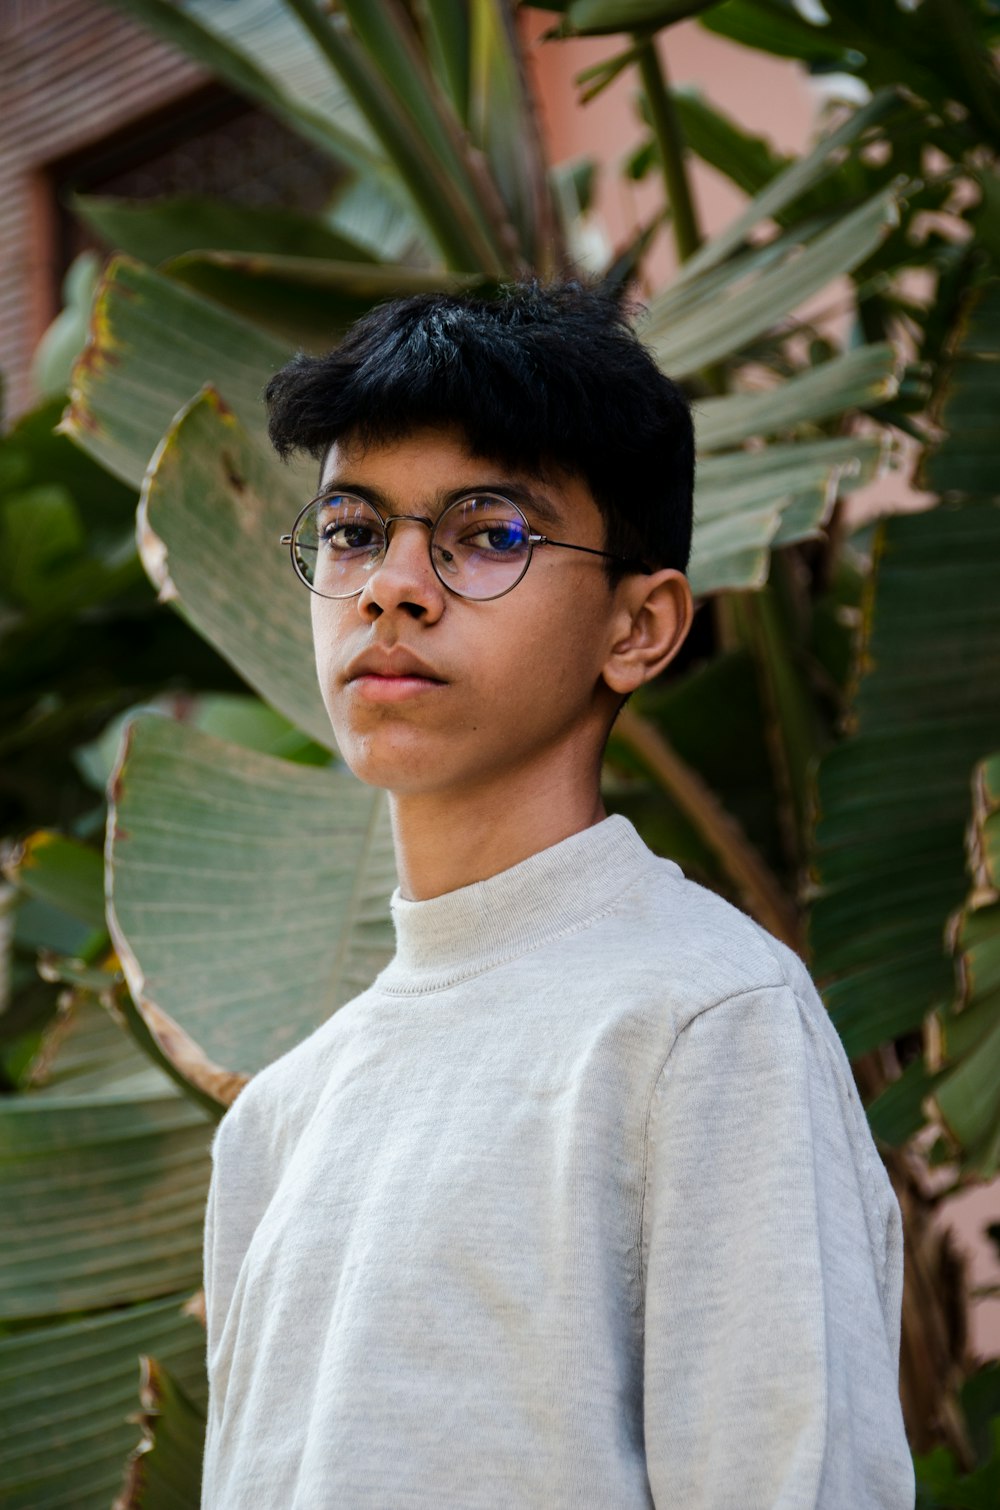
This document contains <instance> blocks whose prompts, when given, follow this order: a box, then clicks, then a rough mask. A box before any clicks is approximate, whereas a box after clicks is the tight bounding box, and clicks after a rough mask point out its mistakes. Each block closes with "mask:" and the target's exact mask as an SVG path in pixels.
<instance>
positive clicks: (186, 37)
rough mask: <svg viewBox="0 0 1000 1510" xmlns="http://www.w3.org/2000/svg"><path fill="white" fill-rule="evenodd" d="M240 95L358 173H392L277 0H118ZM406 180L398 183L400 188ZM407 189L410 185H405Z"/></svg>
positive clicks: (348, 99)
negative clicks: (236, 0)
mask: <svg viewBox="0 0 1000 1510" xmlns="http://www.w3.org/2000/svg"><path fill="white" fill-rule="evenodd" d="M112 3H113V4H115V5H117V6H118V7H119V9H121V10H124V11H126V12H128V14H129V15H132V16H135V17H136V19H137V20H139V21H142V22H143V23H144V24H145V25H146V26H148V27H150V28H151V29H152V30H153V31H156V32H158V33H159V35H160V36H162V37H163V38H164V39H165V40H166V41H167V42H169V43H170V44H171V45H172V46H174V47H177V48H179V49H180V50H181V51H182V52H186V53H188V54H189V55H190V56H191V57H192V58H194V59H195V60H196V62H198V63H201V64H204V65H205V66H206V67H207V68H209V69H210V70H211V71H212V73H213V74H214V75H215V76H216V77H217V78H220V79H224V80H225V81H226V83H227V84H230V85H231V86H232V87H233V89H235V90H236V91H237V92H238V93H239V94H242V95H244V96H246V98H248V99H250V100H254V101H255V102H256V103H257V104H259V105H262V106H264V108H265V109H267V110H269V111H270V112H271V113H272V114H273V115H276V116H277V117H278V119H279V120H282V121H284V122H285V124H286V125H288V126H290V127H291V128H292V130H293V131H297V132H298V133H299V135H301V136H303V137H304V138H305V139H306V140H307V141H311V142H313V143H314V144H315V145H316V146H318V147H320V148H322V149H323V150H324V151H327V152H329V153H330V155H331V157H333V158H334V159H335V160H337V161H340V162H342V163H345V164H347V165H348V166H350V167H351V168H353V169H355V170H356V171H358V172H362V173H365V174H368V175H374V176H378V177H382V178H383V179H384V181H385V182H386V183H387V185H389V186H391V185H392V178H393V176H392V175H391V174H390V173H389V171H388V164H387V162H386V160H385V158H384V156H383V154H382V152H381V149H380V147H379V145H378V143H377V140H376V138H375V136H374V134H373V133H372V131H371V129H370V127H369V126H368V124H367V122H366V121H365V118H364V115H363V112H362V111H360V110H359V109H358V107H357V104H356V102H355V101H354V99H353V98H352V96H351V94H350V91H349V89H347V88H345V86H344V84H343V83H342V82H341V80H340V79H339V78H337V76H336V75H335V74H334V73H333V71H332V70H331V69H330V67H329V66H328V64H327V62H326V60H325V59H324V58H323V57H322V56H321V55H320V54H319V53H318V52H317V50H316V48H315V46H313V44H312V43H311V42H310V39H309V37H308V35H307V34H306V33H305V32H304V31H303V29H302V28H301V27H300V26H299V24H298V22H297V21H296V19H295V17H294V15H292V14H291V12H290V11H289V9H288V8H287V7H286V6H285V5H284V4H277V5H276V4H275V3H274V0H240V4H239V5H219V4H218V3H217V0H112ZM401 191H402V185H398V186H397V188H396V192H397V194H398V193H399V192H401ZM404 192H405V191H404Z"/></svg>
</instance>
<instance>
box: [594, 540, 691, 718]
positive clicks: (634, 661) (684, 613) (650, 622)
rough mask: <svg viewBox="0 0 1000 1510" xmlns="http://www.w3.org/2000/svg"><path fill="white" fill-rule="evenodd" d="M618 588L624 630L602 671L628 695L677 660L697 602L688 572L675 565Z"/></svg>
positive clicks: (614, 688) (613, 686) (613, 685)
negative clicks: (624, 620)
mask: <svg viewBox="0 0 1000 1510" xmlns="http://www.w3.org/2000/svg"><path fill="white" fill-rule="evenodd" d="M619 592H620V593H621V595H622V597H621V612H622V615H623V616H626V622H625V627H624V633H619V634H618V636H617V638H616V639H615V642H614V644H613V645H612V647H611V650H610V652H609V654H608V656H607V659H606V661H605V665H604V673H603V674H604V680H605V682H606V683H607V685H608V686H609V687H610V688H611V690H612V692H617V693H619V694H620V695H622V696H627V695H628V694H629V693H631V692H635V691H637V690H638V688H639V687H641V686H643V684H644V683H645V682H649V681H652V680H653V678H654V677H656V676H659V674H660V672H661V671H663V670H664V669H665V668H666V667H667V666H668V665H669V664H670V662H671V661H672V660H673V658H674V656H675V655H676V654H677V652H678V650H679V649H680V648H681V646H682V645H683V643H684V641H685V639H686V638H687V634H688V630H689V629H690V628H691V620H692V618H693V617H694V602H693V599H692V596H691V587H690V584H689V582H688V579H687V577H686V576H685V575H684V573H683V572H681V571H678V570H677V569H676V568H674V567H665V568H664V569H663V571H658V572H656V573H655V574H654V575H653V576H651V577H631V578H629V579H628V580H627V581H626V582H623V583H622V584H621V586H620V588H619ZM618 622H619V626H620V625H621V619H619V621H618Z"/></svg>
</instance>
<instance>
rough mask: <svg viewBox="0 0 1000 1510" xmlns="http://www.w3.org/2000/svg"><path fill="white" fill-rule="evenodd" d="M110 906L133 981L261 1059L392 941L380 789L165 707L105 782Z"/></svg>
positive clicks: (343, 996) (155, 1009)
mask: <svg viewBox="0 0 1000 1510" xmlns="http://www.w3.org/2000/svg"><path fill="white" fill-rule="evenodd" d="M112 789H113V806H112V812H111V815H110V817H109V822H108V888H109V917H110V921H111V926H112V936H113V937H114V939H115V943H116V947H117V949H118V953H119V956H120V958H121V960H122V963H123V965H124V967H125V973H126V977H127V979H128V983H129V986H130V989H131V991H132V995H133V997H134V999H135V1001H136V1003H137V1004H138V1005H139V1007H140V1009H141V1010H143V1011H144V1012H146V1013H147V1014H148V1019H149V1021H150V1026H151V1030H152V1031H153V1032H154V1034H156V1033H158V1032H160V1031H161V1016H160V1014H165V1015H166V1017H167V1018H168V1019H169V1020H171V1021H172V1022H174V1023H177V1024H179V1026H180V1027H181V1029H183V1030H184V1031H185V1032H187V1033H188V1034H190V1036H191V1037H192V1038H193V1039H194V1040H195V1041H196V1043H197V1044H198V1045H199V1046H200V1047H201V1049H202V1050H203V1051H204V1052H205V1053H207V1054H209V1055H210V1056H211V1057H212V1058H213V1059H214V1060H216V1061H218V1062H220V1063H222V1064H225V1065H228V1066H230V1067H231V1068H233V1069H236V1070H240V1071H244V1072H251V1073H252V1072H253V1071H255V1070H257V1069H259V1068H260V1067H261V1066H262V1065H263V1064H266V1063H267V1062H268V1061H269V1060H271V1059H274V1058H275V1057H277V1055H278V1054H280V1053H282V1052H283V1051H284V1050H285V1049H288V1048H290V1047H291V1046H292V1045H293V1044H295V1043H297V1042H298V1041H299V1040H300V1039H302V1038H304V1037H305V1036H306V1035H307V1033H309V1032H310V1031H311V1030H312V1029H313V1028H314V1027H316V1026H317V1025H318V1024H319V1023H320V1022H322V1021H324V1020H325V1019H326V1018H327V1017H328V1016H329V1015H330V1013H331V1012H332V1011H334V1010H335V1009H336V1008H337V1007H338V1006H341V1005H342V1004H343V1003H344V1002H345V1001H348V1000H350V998H351V997H353V996H355V995H356V994H357V993H358V992H359V991H361V990H362V989H364V988H365V987H366V986H367V985H369V984H370V982H371V980H372V978H373V977H374V976H375V975H376V974H377V972H378V970H379V969H380V968H381V966H382V965H383V964H384V963H385V962H386V960H387V959H388V958H389V956H390V954H391V952H392V927H391V923H390V919H389V910H388V898H389V893H390V892H391V890H392V888H393V886H394V885H395V872H394V862H393V855H392V841H391V835H390V832H389V824H388V817H387V809H386V804H385V800H384V796H383V794H382V793H381V792H380V791H378V790H376V789H373V788H370V787H366V786H363V785H362V784H361V783H360V782H358V781H357V780H355V778H354V777H353V776H352V775H350V774H349V772H347V771H346V770H342V769H326V770H317V769H315V768H312V767H306V766H296V765H291V764H290V763H288V762H286V761H282V760H275V759H273V758H270V757H268V756H265V755H258V754H256V753H255V752H253V751H249V750H242V749H239V748H237V747H236V746H233V745H226V744H223V743H222V742H221V741H220V740H217V739H211V738H209V737H208V736H206V735H203V734H198V733H196V732H195V731H194V730H192V729H189V728H187V727H185V726H184V725H181V724H176V723H173V722H171V721H169V720H167V719H162V718H156V717H149V716H147V717H142V718H139V719H137V720H136V721H135V722H134V723H132V724H131V725H130V726H129V728H128V730H127V733H126V736H125V739H124V741H123V747H122V753H121V757H120V761H119V766H118V771H117V774H116V776H115V779H114V781H113V784H112Z"/></svg>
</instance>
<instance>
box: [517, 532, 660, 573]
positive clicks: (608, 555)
mask: <svg viewBox="0 0 1000 1510" xmlns="http://www.w3.org/2000/svg"><path fill="white" fill-rule="evenodd" d="M528 539H529V541H530V542H531V544H532V545H557V546H558V547H559V549H560V550H564V551H586V553H587V555H588V556H603V557H604V559H605V561H618V562H620V563H621V565H622V566H634V567H635V568H636V570H637V571H641V572H643V573H644V574H645V575H646V576H647V577H651V576H652V574H653V568H652V567H651V566H647V564H646V562H645V561H639V560H636V559H634V558H632V557H626V556H616V555H614V553H613V552H612V551H597V550H595V549H594V547H593V546H592V545H571V544H570V542H569V541H568V540H550V539H549V537H548V535H529V536H528Z"/></svg>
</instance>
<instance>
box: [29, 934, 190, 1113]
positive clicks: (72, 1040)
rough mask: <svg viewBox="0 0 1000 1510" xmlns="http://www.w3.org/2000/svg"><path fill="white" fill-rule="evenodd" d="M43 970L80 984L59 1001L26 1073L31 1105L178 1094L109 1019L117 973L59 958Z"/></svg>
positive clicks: (121, 1027)
mask: <svg viewBox="0 0 1000 1510" xmlns="http://www.w3.org/2000/svg"><path fill="white" fill-rule="evenodd" d="M45 970H46V973H47V974H49V973H56V972H58V974H59V978H60V979H61V980H62V979H65V978H66V977H67V976H69V975H70V974H72V975H73V976H75V978H76V981H77V982H78V983H79V985H77V986H76V988H74V989H71V990H69V991H64V992H63V993H62V995H61V996H60V1005H59V1010H58V1012H57V1014H56V1016H55V1018H54V1019H53V1020H52V1021H51V1022H49V1023H48V1024H47V1025H46V1027H45V1030H44V1032H43V1034H42V1037H41V1041H40V1043H39V1048H38V1053H37V1054H36V1056H35V1058H34V1060H33V1061H32V1064H31V1067H30V1070H29V1072H28V1079H27V1084H26V1085H25V1087H24V1094H25V1095H30V1096H31V1098H32V1099H33V1100H36V1099H43V1100H51V1099H54V1098H60V1099H65V1098H66V1097H67V1096H83V1097H85V1098H89V1099H90V1100H95V1099H98V1098H99V1097H100V1096H102V1095H113V1096H114V1097H115V1099H116V1100H119V1099H126V1098H128V1099H130V1100H132V1101H142V1100H143V1099H145V1098H146V1097H153V1098H154V1099H156V1098H161V1097H163V1096H164V1095H180V1091H179V1090H178V1089H177V1087H176V1086H175V1085H174V1082H173V1081H172V1080H169V1079H167V1077H166V1076H165V1075H164V1074H163V1073H162V1071H161V1070H159V1069H157V1067H156V1065H155V1064H151V1063H150V1060H149V1055H148V1054H145V1053H143V1051H142V1050H141V1049H140V1048H139V1046H138V1044H137V1043H136V1041H135V1039H134V1038H133V1036H132V1034H131V1033H130V1032H129V1031H128V1029H127V1028H126V1026H125V1025H124V1023H119V1022H118V1021H117V1020H116V1017H115V1016H114V1015H112V1013H113V1011H117V1009H116V1008H114V1007H113V1002H114V999H115V993H116V987H117V988H118V990H119V991H120V989H121V987H120V975H118V974H117V972H116V973H112V972H111V971H110V970H107V969H105V970H97V969H94V968H93V967H91V968H90V969H80V967H79V961H73V962H70V961H67V960H63V959H58V960H55V959H50V960H49V961H48V962H47V963H46V965H45ZM99 997H100V998H102V999H103V1000H104V1001H105V1002H106V1005H102V1004H101V1000H99V999H98V998H99ZM118 1015H120V1014H118Z"/></svg>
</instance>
